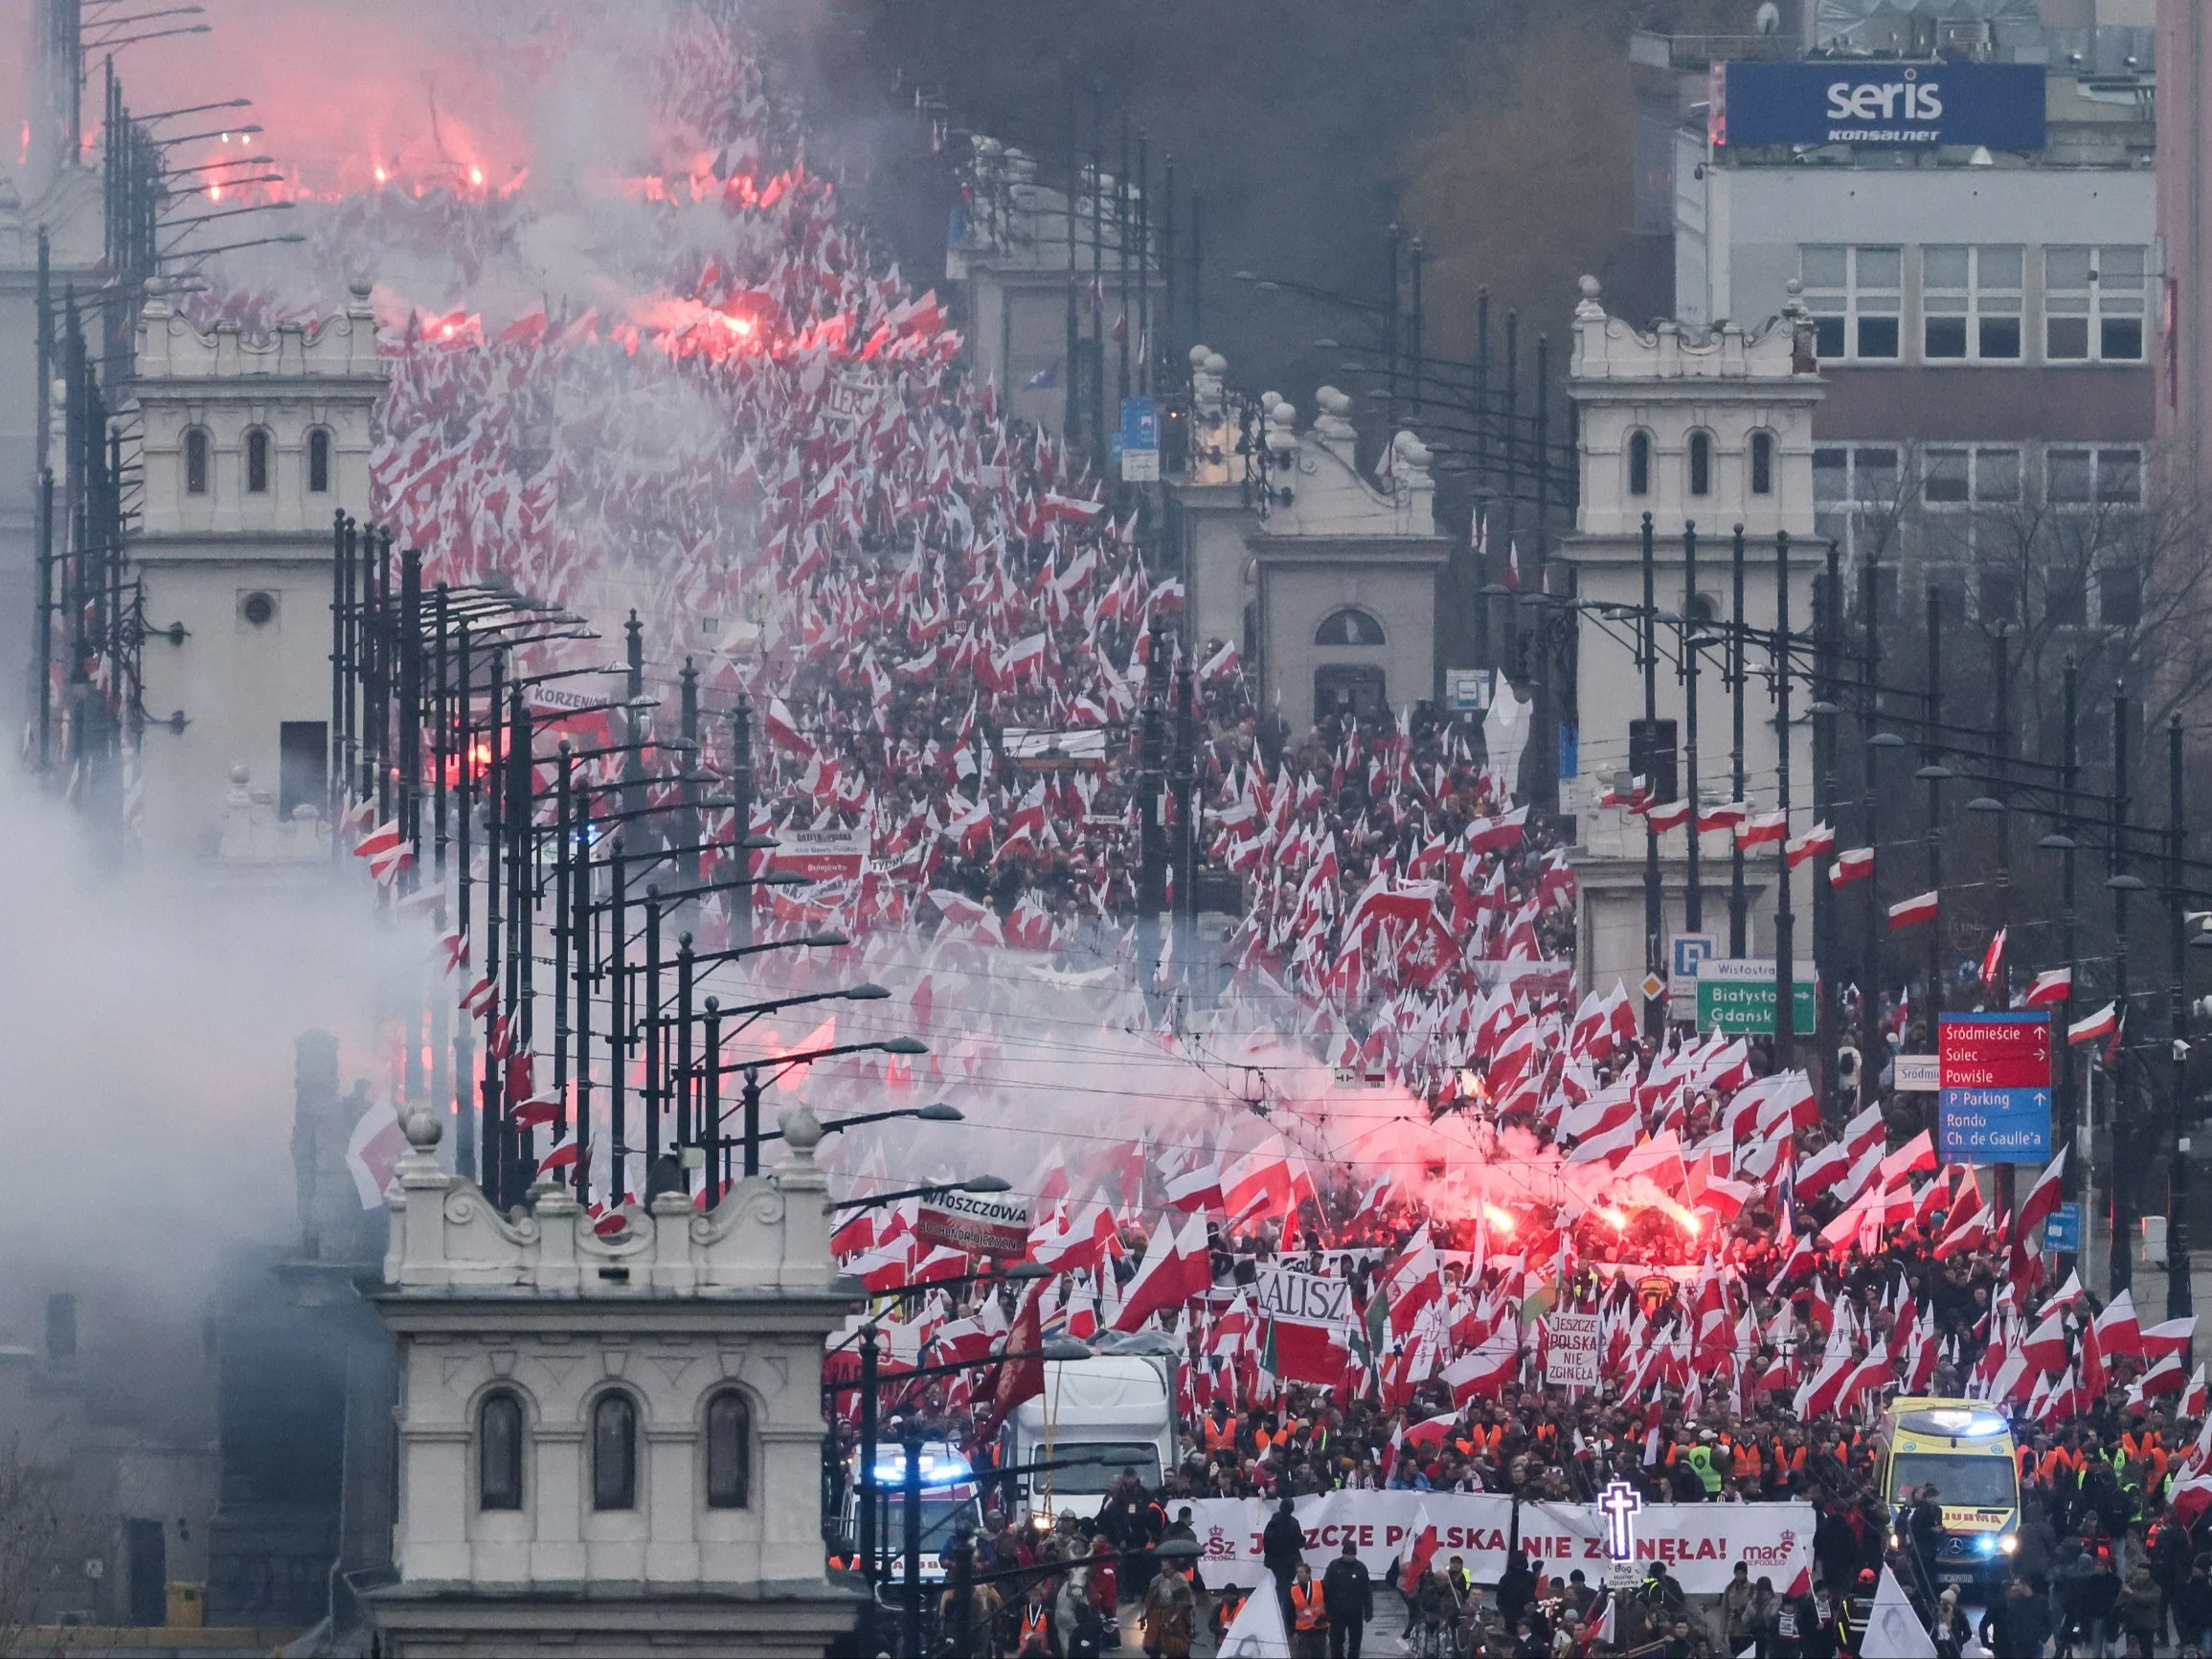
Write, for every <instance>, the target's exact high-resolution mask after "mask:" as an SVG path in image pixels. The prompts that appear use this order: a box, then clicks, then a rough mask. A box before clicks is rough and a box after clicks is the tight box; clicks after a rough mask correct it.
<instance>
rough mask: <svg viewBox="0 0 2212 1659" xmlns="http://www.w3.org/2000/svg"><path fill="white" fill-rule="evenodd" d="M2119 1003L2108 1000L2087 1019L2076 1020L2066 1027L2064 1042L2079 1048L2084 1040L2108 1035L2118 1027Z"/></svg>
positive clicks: (2088, 1040)
mask: <svg viewBox="0 0 2212 1659" xmlns="http://www.w3.org/2000/svg"><path fill="white" fill-rule="evenodd" d="M2119 1025H2120V1005H2119V1004H2118V1003H2117V1002H2108V1003H2106V1004H2105V1005H2104V1006H2103V1007H2102V1008H2100V1009H2098V1010H2097V1011H2096V1012H2095V1013H2094V1014H2092V1015H2090V1016H2089V1017H2088V1019H2087V1020H2075V1021H2074V1022H2073V1023H2072V1024H2071V1025H2069V1026H2067V1027H2066V1042H2067V1043H2068V1044H2069V1045H2071V1046H2073V1047H2076V1048H2079V1047H2080V1046H2081V1045H2082V1044H2083V1043H2085V1042H2096V1041H2097V1039H2099V1038H2100V1037H2110V1036H2111V1034H2112V1033H2113V1032H2114V1031H2116V1030H2118V1029H2119Z"/></svg>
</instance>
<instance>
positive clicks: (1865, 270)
mask: <svg viewBox="0 0 2212 1659" xmlns="http://www.w3.org/2000/svg"><path fill="white" fill-rule="evenodd" d="M1798 272H1799V275H1800V277H1801V278H1802V279H1803V281H1804V288H1805V306H1806V309H1807V310H1809V311H1811V312H1812V313H1813V337H1814V342H1815V350H1816V351H1817V353H1818V355H1820V356H1821V357H1823V358H1833V359H1836V360H1838V361H1840V362H1847V363H1852V362H1868V363H1881V362H1890V361H1894V360H1895V358H1896V357H1897V354H1898V341H1899V326H1900V324H1899V319H1900V316H1901V315H1902V313H1903V311H1904V308H1905V253H1904V250H1903V249H1901V248H1844V247H1836V246H1823V245H1818V244H1811V245H1807V246H1805V247H1803V248H1800V249H1799V250H1798Z"/></svg>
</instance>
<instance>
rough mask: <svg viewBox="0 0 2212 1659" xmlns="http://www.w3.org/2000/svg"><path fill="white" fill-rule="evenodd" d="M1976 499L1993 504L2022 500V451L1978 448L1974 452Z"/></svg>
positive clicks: (2007, 503) (2008, 503)
mask: <svg viewBox="0 0 2212 1659" xmlns="http://www.w3.org/2000/svg"><path fill="white" fill-rule="evenodd" d="M1974 499H1975V501H1977V502H1984V503H1987V504H1992V505H1996V504H2000V503H2001V504H2006V505H2010V504H2013V503H2015V502H2018V501H2019V500H2020V451H2019V450H2017V449H1977V450H1975V452H1974Z"/></svg>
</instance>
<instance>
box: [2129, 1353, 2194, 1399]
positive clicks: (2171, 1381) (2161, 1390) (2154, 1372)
mask: <svg viewBox="0 0 2212 1659" xmlns="http://www.w3.org/2000/svg"><path fill="white" fill-rule="evenodd" d="M2187 1386H2188V1379H2187V1377H2186V1376H2185V1375H2184V1374H2183V1373H2182V1370H2181V1356H2179V1355H2178V1354H2169V1355H2167V1356H2166V1357H2165V1358H2163V1359H2161V1360H2159V1361H2158V1363H2157V1364H2156V1365H2154V1366H2152V1367H2151V1369H2150V1370H2148V1371H2146V1372H2145V1373H2144V1374H2143V1379H2142V1381H2140V1382H2138V1383H2136V1384H2135V1387H2136V1388H2137V1389H2138V1390H2139V1391H2140V1392H2141V1394H2142V1397H2143V1398H2144V1399H2145V1400H2152V1399H2156V1397H2157V1396H2159V1395H2161V1394H2178V1393H2180V1392H2181V1390H2182V1389H2183V1388H2185V1387H2187Z"/></svg>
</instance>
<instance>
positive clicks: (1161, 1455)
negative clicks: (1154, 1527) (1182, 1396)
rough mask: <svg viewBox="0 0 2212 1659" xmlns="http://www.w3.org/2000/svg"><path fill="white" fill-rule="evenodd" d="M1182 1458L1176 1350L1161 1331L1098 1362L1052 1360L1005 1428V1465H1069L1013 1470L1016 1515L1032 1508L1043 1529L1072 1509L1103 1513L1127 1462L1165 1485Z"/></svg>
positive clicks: (1103, 1354) (1144, 1477)
mask: <svg viewBox="0 0 2212 1659" xmlns="http://www.w3.org/2000/svg"><path fill="white" fill-rule="evenodd" d="M1162 1349H1164V1350H1165V1351H1164V1352H1162V1351H1160V1350H1162ZM1175 1459H1176V1445H1175V1356H1174V1352H1173V1344H1172V1343H1170V1342H1168V1341H1167V1339H1166V1338H1164V1337H1159V1336H1154V1337H1152V1338H1151V1339H1150V1340H1149V1341H1147V1340H1146V1339H1145V1338H1143V1337H1131V1338H1126V1339H1124V1340H1123V1341H1121V1342H1119V1343H1117V1344H1115V1346H1114V1349H1113V1351H1111V1352H1108V1351H1105V1350H1104V1348H1103V1347H1102V1348H1101V1351H1100V1352H1099V1353H1097V1354H1096V1355H1095V1356H1092V1357H1091V1358H1089V1359H1078V1360H1064V1361H1063V1360H1048V1361H1046V1364H1045V1392H1044V1393H1043V1394H1042V1395H1040V1396H1038V1397H1037V1398H1036V1399H1034V1400H1027V1401H1023V1402H1022V1403H1021V1404H1020V1405H1018V1406H1016V1407H1015V1408H1014V1413H1013V1415H1012V1417H1011V1418H1009V1419H1008V1420H1007V1422H1006V1424H1005V1425H1004V1427H1003V1428H1002V1429H1001V1430H1000V1434H999V1467H1000V1468H1020V1467H1023V1466H1026V1465H1028V1464H1035V1463H1062V1464H1067V1465H1069V1466H1070V1467H1067V1468H1055V1469H1047V1470H1040V1471H1038V1472H1036V1473H1033V1474H1022V1475H1016V1476H1014V1477H1013V1486H1014V1491H1015V1496H1016V1499H1017V1501H1016V1502H1015V1504H1014V1505H1013V1513H1021V1512H1022V1511H1024V1510H1027V1513H1028V1515H1029V1518H1030V1522H1031V1524H1032V1525H1034V1526H1036V1527H1039V1528H1047V1527H1050V1526H1051V1524H1052V1522H1053V1519H1054V1517H1055V1516H1056V1514H1057V1513H1058V1512H1059V1511H1061V1510H1063V1509H1067V1510H1072V1511H1073V1512H1074V1513H1077V1514H1078V1515H1081V1516H1083V1517H1084V1518H1086V1519H1088V1518H1089V1517H1090V1516H1092V1515H1094V1514H1095V1513H1097V1511H1098V1505H1099V1501H1100V1499H1101V1498H1102V1497H1103V1496H1104V1494H1105V1492H1106V1490H1107V1488H1109V1487H1110V1486H1112V1485H1113V1484H1114V1481H1115V1480H1116V1479H1117V1477H1118V1476H1119V1475H1120V1473H1121V1472H1122V1470H1124V1469H1134V1470H1136V1472H1137V1478H1138V1479H1139V1480H1140V1481H1142V1482H1143V1483H1144V1486H1145V1490H1146V1491H1158V1490H1159V1487H1160V1481H1161V1476H1162V1474H1163V1473H1165V1471H1166V1470H1167V1469H1169V1468H1173V1467H1174V1464H1175Z"/></svg>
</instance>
